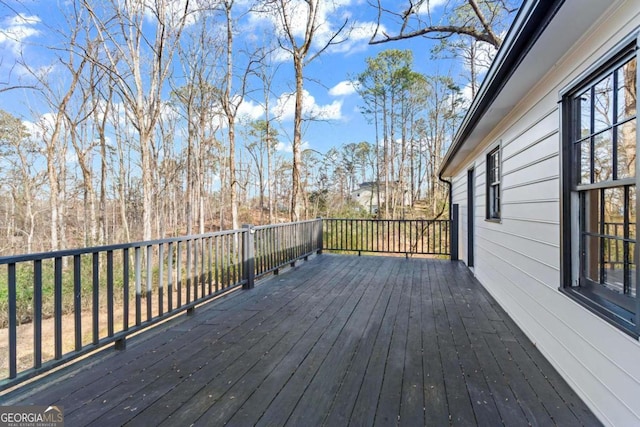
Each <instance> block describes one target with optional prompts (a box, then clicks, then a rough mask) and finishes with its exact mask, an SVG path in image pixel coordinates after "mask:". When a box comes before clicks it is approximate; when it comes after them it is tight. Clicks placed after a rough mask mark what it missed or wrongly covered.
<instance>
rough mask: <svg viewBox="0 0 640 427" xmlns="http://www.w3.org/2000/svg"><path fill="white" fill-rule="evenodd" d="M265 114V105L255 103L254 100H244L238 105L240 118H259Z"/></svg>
mask: <svg viewBox="0 0 640 427" xmlns="http://www.w3.org/2000/svg"><path fill="white" fill-rule="evenodd" d="M263 115H264V106H262V105H260V104H258V103H255V102H253V101H247V100H243V101H242V102H241V103H240V105H239V106H238V114H237V116H238V117H239V118H245V119H249V120H258V119H259V118H260V117H262V116H263Z"/></svg>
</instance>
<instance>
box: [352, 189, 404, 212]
mask: <svg viewBox="0 0 640 427" xmlns="http://www.w3.org/2000/svg"><path fill="white" fill-rule="evenodd" d="M398 185H399V184H398V183H390V187H391V188H392V189H393V188H398ZM398 191H400V190H399V189H398ZM384 194H385V188H384V184H382V186H381V188H380V194H379V195H380V200H378V184H377V183H376V182H375V181H373V182H363V183H362V184H360V186H359V188H357V189H356V190H354V191H352V192H351V198H352V199H353V200H355V201H356V202H358V204H359V205H360V206H362V207H363V208H364V209H366V210H367V211H368V212H369V213H370V214H371V215H376V214H377V213H378V209H379V207H380V205H381V204H383V203H384ZM402 194H403V197H402V206H409V205H410V204H411V199H410V197H411V195H410V194H409V192H408V191H406V190H404V191H402ZM389 197H391V195H389Z"/></svg>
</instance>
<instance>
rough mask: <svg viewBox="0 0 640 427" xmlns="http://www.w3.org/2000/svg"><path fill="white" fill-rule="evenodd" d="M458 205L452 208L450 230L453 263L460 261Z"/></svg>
mask: <svg viewBox="0 0 640 427" xmlns="http://www.w3.org/2000/svg"><path fill="white" fill-rule="evenodd" d="M458 221H459V217H458V204H457V203H456V204H454V205H452V206H451V226H450V228H449V249H450V252H451V261H457V260H458Z"/></svg>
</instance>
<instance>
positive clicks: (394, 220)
mask: <svg viewBox="0 0 640 427" xmlns="http://www.w3.org/2000/svg"><path fill="white" fill-rule="evenodd" d="M322 219H323V220H325V221H370V222H442V221H451V220H450V219H432V218H425V219H419V218H415V219H380V218H322Z"/></svg>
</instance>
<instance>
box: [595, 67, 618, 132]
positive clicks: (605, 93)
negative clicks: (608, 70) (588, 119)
mask: <svg viewBox="0 0 640 427" xmlns="http://www.w3.org/2000/svg"><path fill="white" fill-rule="evenodd" d="M593 107H594V123H593V124H594V129H593V131H594V132H598V131H600V130H603V129H606V128H608V127H610V126H611V125H612V124H613V75H609V76H607V77H605V78H604V79H603V80H601V81H600V82H599V83H598V84H596V86H595V87H594V99H593Z"/></svg>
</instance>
